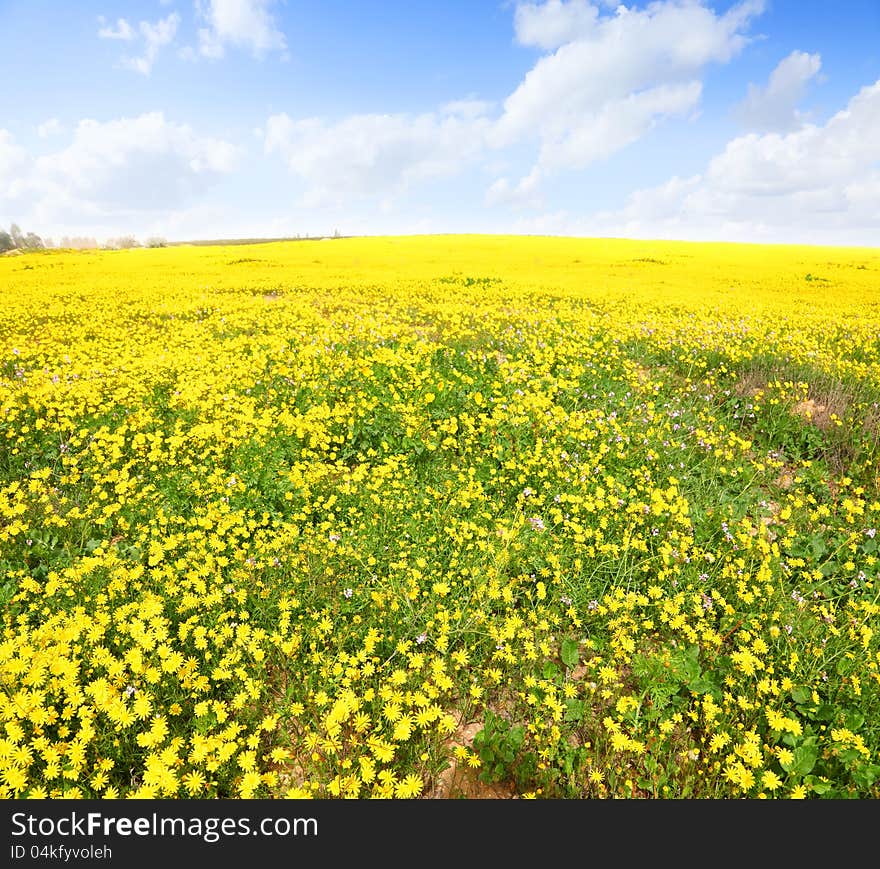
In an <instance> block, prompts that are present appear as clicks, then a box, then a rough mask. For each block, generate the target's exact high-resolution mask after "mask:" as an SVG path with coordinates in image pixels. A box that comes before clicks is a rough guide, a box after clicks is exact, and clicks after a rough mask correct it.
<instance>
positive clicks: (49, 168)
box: [0, 112, 237, 231]
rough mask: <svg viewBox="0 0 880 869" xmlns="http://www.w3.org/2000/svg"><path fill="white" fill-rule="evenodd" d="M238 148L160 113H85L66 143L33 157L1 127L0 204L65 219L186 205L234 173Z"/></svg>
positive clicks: (52, 221) (44, 221)
mask: <svg viewBox="0 0 880 869" xmlns="http://www.w3.org/2000/svg"><path fill="white" fill-rule="evenodd" d="M236 158H237V150H236V148H235V147H234V146H232V145H231V144H229V143H228V142H225V141H222V140H219V139H213V138H210V137H204V136H199V135H197V134H196V133H195V132H194V131H193V130H192V129H191V128H190V127H189V126H187V125H185V124H177V123H174V122H171V121H169V120H167V119H166V118H165V116H164V115H163V114H162V113H160V112H152V113H148V114H143V115H140V116H138V117H134V118H121V119H118V120H113V121H106V122H99V121H94V120H83V121H80V123H79V124H78V125H77V127H76V129H75V131H74V132H73V134H72V138H71V140H70V141H69V144H67V146H66V147H64V148H63V149H61V150H57V151H55V152H53V153H50V154H45V155H43V156H40V157H33V156H32V155H30V154H29V153H27V152H26V151H25V150H24V149H23V148H21V147H20V146H18V145H16V144H15V142H14V141H13V139H12V136H11V135H10V134H9V133H8V132H3V131H0V211H8V212H9V213H15V214H19V215H22V219H24V215H29V219H30V220H31V221H32V222H33V223H34V225H41V226H63V227H64V226H67V225H70V226H71V227H72V229H73V230H74V231H75V230H76V227H77V224H79V223H82V222H84V221H95V220H100V219H103V220H106V221H108V222H110V223H111V224H112V222H113V221H114V220H118V219H120V218H126V217H129V216H132V215H137V214H141V215H143V214H156V213H162V212H165V211H168V210H171V209H174V208H178V207H182V206H184V205H186V204H188V203H189V202H190V201H191V200H193V199H195V198H197V197H198V196H199V194H201V193H203V192H204V191H205V190H206V189H207V188H208V187H209V186H210V185H211V184H213V183H214V182H216V181H217V180H218V179H219V178H220V177H221V176H223V175H224V174H226V173H228V172H230V171H231V170H232V169H233V167H234V165H235V162H236Z"/></svg>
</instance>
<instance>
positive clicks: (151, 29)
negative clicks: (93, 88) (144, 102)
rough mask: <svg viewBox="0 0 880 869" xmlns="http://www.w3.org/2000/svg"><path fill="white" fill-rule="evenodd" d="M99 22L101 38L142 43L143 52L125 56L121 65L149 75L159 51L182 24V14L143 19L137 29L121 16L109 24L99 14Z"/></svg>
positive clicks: (170, 40) (171, 38)
mask: <svg viewBox="0 0 880 869" xmlns="http://www.w3.org/2000/svg"><path fill="white" fill-rule="evenodd" d="M98 23H99V24H100V25H101V27H100V28H99V30H98V36H99V38H101V39H117V40H122V41H123V42H128V43H131V44H132V45H134V44H136V43H138V42H140V43H141V53H140V54H137V55H128V56H126V57H123V58H122V60H121V65H122V66H123V67H125V68H126V69H131V70H134V71H135V72H139V73H141V74H142V75H149V74H150V72H151V71H152V69H153V64H154V63H155V62H156V58H157V57H158V55H159V52H160V51H161V50H162V48H163V47H164V46H166V45H168V44H169V43H171V42H173V40H174V37H175V35H176V34H177V28H178V26H179V25H180V16H179V15H178V14H177V13H176V12H172V13H171V14H170V15H167V16H166V17H165V18H160V19H159V20H158V21H156V22H151V21H141V22H140V24H139V25H138V26H137V29H135V28H134V27H132V26H131V24H129V23H128V21H127V20H126V19H125V18H119V19H117V21H116V23H115V24H110V25H108V24H107V23H106V21H105V19H104V18H103V16H98Z"/></svg>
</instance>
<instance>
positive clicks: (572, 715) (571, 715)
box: [565, 700, 584, 722]
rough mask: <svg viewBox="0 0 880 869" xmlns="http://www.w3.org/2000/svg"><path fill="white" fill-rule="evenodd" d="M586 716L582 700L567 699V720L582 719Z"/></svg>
mask: <svg viewBox="0 0 880 869" xmlns="http://www.w3.org/2000/svg"><path fill="white" fill-rule="evenodd" d="M583 717H584V704H583V702H582V701H581V700H566V701H565V720H566V721H569V722H575V721H580V720H581V718H583Z"/></svg>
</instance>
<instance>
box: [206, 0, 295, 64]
mask: <svg viewBox="0 0 880 869" xmlns="http://www.w3.org/2000/svg"><path fill="white" fill-rule="evenodd" d="M273 5H274V0H205V2H202V0H196V10H197V12H198V15H199V17H201V18H202V19H203V20H204V22H205V24H206V26H205V27H202V28H200V29H199V51H200V53H201V54H202V55H204V56H205V57H210V58H220V57H223V55H224V53H225V50H226V46H227V45H233V46H235V47H238V48H247V49H250V51H251V52H252V53H253V54H254V55H256V56H257V57H262V56H263V55H265V54H266V53H267V52H270V51H284V50H285V49H286V48H287V43H286V41H285V39H284V34H283V33H282V32H281V31H280V30H279V29H278V27H277V25H276V23H275V19H274V17H273V16H272V14H271V13H270V11H269V9H270V7H271V6H273Z"/></svg>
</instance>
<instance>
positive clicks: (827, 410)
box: [0, 236, 880, 799]
mask: <svg viewBox="0 0 880 869" xmlns="http://www.w3.org/2000/svg"><path fill="white" fill-rule="evenodd" d="M0 303H2V304H0V601H2V604H3V636H2V642H0V680H2V687H3V691H2V694H0V698H2V699H0V729H2V734H0V737H2V738H0V795H2V796H3V797H4V798H20V797H52V798H60V797H67V798H93V797H107V798H114V797H171V798H188V797H195V798H213V797H231V798H251V797H279V798H282V797H293V798H300V797H301V798H308V797H324V798H326V797H331V798H335V797H356V798H368V797H379V798H394V799H403V798H429V797H440V796H443V797H454V796H458V795H464V796H472V795H476V794H477V793H478V792H480V789H483V791H484V792H486V791H489V790H490V789H491V793H492V794H493V795H497V796H511V797H513V796H516V797H536V798H548V797H561V798H568V799H580V798H586V797H647V798H663V797H695V798H741V797H750V798H753V797H766V798H780V797H781V798H789V797H795V798H798V797H807V798H818V797H842V796H855V797H862V798H876V797H878V796H880V671H878V666H880V651H878V637H880V587H878V574H880V570H878V546H880V539H878V537H877V529H878V526H880V494H878V488H880V470H878V468H880V451H878V437H880V404H878V402H880V340H878V335H880V249H867V248H862V249H858V248H839V249H838V248H819V247H816V248H809V247H785V246H747V245H734V244H687V243H672V242H640V241H623V240H578V239H561V238H538V237H492V236H433V237H410V238H406V237H399V238H370V239H357V238H355V239H333V240H321V241H318V240H314V241H297V242H287V243H272V244H254V245H230V246H222V247H220V246H179V247H169V248H162V249H151V250H145V249H140V250H123V251H107V252H97V251H81V252H67V253H64V252H54V251H50V252H43V253H33V254H26V255H22V256H16V257H2V258H0Z"/></svg>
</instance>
